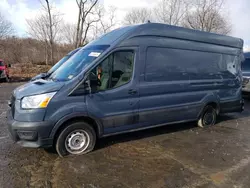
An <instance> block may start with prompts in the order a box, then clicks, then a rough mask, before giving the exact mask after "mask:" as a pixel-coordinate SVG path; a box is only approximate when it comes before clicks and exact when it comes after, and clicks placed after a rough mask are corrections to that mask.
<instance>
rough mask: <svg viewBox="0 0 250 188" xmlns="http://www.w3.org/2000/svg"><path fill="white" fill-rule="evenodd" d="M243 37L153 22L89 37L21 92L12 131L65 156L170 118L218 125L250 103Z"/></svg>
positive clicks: (25, 142) (26, 142)
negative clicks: (223, 116) (246, 97)
mask: <svg viewBox="0 0 250 188" xmlns="http://www.w3.org/2000/svg"><path fill="white" fill-rule="evenodd" d="M242 47H243V41H242V40H241V39H238V38H232V37H228V36H222V35H217V34H211V33H206V32H200V31H195V30H189V29H184V28H180V27H175V26H169V25H164V24H156V23H148V24H142V25H135V26H128V27H123V28H120V29H116V30H114V31H112V32H110V33H108V34H105V35H104V36H102V37H101V38H99V39H97V40H95V41H93V42H91V43H89V44H88V45H86V46H85V47H83V48H82V49H80V50H79V51H78V52H77V53H76V54H74V55H73V56H72V57H71V58H70V59H69V60H68V61H67V62H66V63H64V64H63V65H62V66H60V67H59V68H58V69H57V70H56V71H55V72H54V73H53V74H51V75H50V76H49V77H48V78H47V79H45V80H37V81H34V82H30V83H27V84H25V85H23V86H21V87H19V88H17V89H15V90H14V92H13V95H12V98H11V101H10V107H11V109H10V110H9V112H8V125H9V131H10V133H11V135H12V138H13V139H14V141H16V142H17V143H18V144H20V145H22V146H24V147H51V146H53V147H55V149H56V150H57V152H58V154H59V155H60V156H65V155H67V154H73V155H80V154H85V153H87V152H90V151H91V150H93V148H94V146H95V142H96V139H97V138H100V137H106V136H110V135H114V134H120V133H125V132H130V131H137V130H142V129H147V128H151V127H156V126H162V125H166V124H173V123H180V122H188V121H197V123H198V126H200V127H205V126H210V125H213V124H215V122H216V116H217V115H218V114H220V113H227V112H241V111H242V109H243V100H242V95H241V89H242V74H241V61H242V59H243V58H242V56H243V55H242V54H243V52H242Z"/></svg>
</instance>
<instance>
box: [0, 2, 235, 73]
mask: <svg viewBox="0 0 250 188" xmlns="http://www.w3.org/2000/svg"><path fill="white" fill-rule="evenodd" d="M75 3H76V4H75V5H76V6H77V7H78V16H77V17H76V18H75V20H72V22H71V23H66V22H65V21H64V20H63V15H62V14H61V13H60V10H58V9H57V7H54V6H52V3H51V2H50V1H49V0H40V4H41V12H40V14H39V15H38V16H37V17H35V18H32V19H28V20H26V24H27V28H28V29H27V36H28V37H26V38H23V37H18V36H17V35H16V31H15V29H14V27H13V24H12V23H11V22H10V21H8V19H7V18H5V17H4V15H3V14H2V13H0V54H1V55H0V59H4V60H5V61H6V62H7V63H11V64H14V67H13V68H17V69H18V70H19V72H20V73H22V74H23V73H27V72H28V73H31V74H37V73H38V72H41V71H46V70H45V69H48V68H49V67H50V66H52V65H53V64H55V63H56V62H57V61H58V60H59V59H61V58H62V57H63V56H64V55H66V54H67V53H68V52H69V51H71V50H73V49H75V48H77V47H80V46H84V45H85V44H87V43H88V42H90V41H92V40H94V39H96V38H98V37H99V36H101V35H103V34H105V33H107V32H109V31H111V30H112V29H115V28H117V27H121V26H124V25H131V24H140V23H146V22H148V21H149V20H150V22H157V23H165V24H170V25H176V26H182V27H186V28H190V29H197V30H201V31H207V32H214V33H219V34H226V35H227V34H230V32H231V23H230V21H229V20H228V19H227V16H228V14H229V12H227V11H225V7H224V5H225V2H224V0H157V5H156V6H155V7H150V8H145V7H144V8H134V9H130V10H129V11H128V12H127V13H126V15H125V17H124V18H123V19H122V20H117V19H116V18H117V8H116V7H108V8H106V9H105V8H104V6H103V4H102V2H101V1H100V0H76V1H75ZM21 65H22V67H23V68H22V69H21V68H18V67H20V66H21ZM42 65H44V67H42ZM36 66H38V67H39V68H35V67H36ZM25 67H31V68H33V69H28V68H25ZM41 67H42V68H41ZM43 69H44V70H43Z"/></svg>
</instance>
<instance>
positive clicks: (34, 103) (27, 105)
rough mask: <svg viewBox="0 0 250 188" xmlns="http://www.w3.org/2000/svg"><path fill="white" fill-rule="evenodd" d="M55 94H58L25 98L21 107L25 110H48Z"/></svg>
mask: <svg viewBox="0 0 250 188" xmlns="http://www.w3.org/2000/svg"><path fill="white" fill-rule="evenodd" d="M55 94H56V92H52V93H44V94H41V95H34V96H29V97H24V98H23V99H22V102H21V107H22V108H23V109H31V108H46V107H47V106H48V104H49V101H50V100H51V99H52V97H53V96H54V95H55Z"/></svg>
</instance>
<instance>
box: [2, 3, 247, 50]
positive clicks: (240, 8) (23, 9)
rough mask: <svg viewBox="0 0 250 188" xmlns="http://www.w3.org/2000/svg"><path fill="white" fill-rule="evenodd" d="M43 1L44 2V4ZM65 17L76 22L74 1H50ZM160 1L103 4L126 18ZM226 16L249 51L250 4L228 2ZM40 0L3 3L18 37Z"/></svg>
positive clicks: (24, 30)
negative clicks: (136, 10)
mask: <svg viewBox="0 0 250 188" xmlns="http://www.w3.org/2000/svg"><path fill="white" fill-rule="evenodd" d="M42 1H43V0H42ZM51 1H53V3H54V5H55V7H57V9H58V10H59V11H60V12H61V13H62V14H63V16H64V20H65V21H66V22H74V21H75V20H76V19H77V14H78V12H77V5H76V2H75V0H51ZM156 2H157V0H101V3H104V6H105V7H109V6H110V5H112V6H115V7H117V17H118V19H119V20H121V19H122V18H123V16H124V15H125V14H126V11H127V10H129V9H131V8H132V7H153V6H154V4H155V3H156ZM225 2H226V6H225V12H226V13H228V19H229V20H231V23H232V33H231V35H232V36H235V37H239V38H242V39H244V41H245V50H248V51H250V0H225ZM39 9H40V2H39V0H0V11H1V12H2V13H3V14H4V15H5V16H6V18H7V19H9V20H10V21H12V22H13V24H14V26H15V28H16V31H17V34H18V35H20V36H25V35H27V34H26V19H30V18H34V17H35V16H36V14H37V13H39Z"/></svg>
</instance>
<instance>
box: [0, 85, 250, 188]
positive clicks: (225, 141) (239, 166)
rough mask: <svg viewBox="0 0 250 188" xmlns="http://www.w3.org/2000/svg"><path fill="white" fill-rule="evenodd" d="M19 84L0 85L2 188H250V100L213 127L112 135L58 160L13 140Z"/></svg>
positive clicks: (183, 126) (184, 126)
mask: <svg viewBox="0 0 250 188" xmlns="http://www.w3.org/2000/svg"><path fill="white" fill-rule="evenodd" d="M18 85H20V83H11V84H1V85H0V187H3V188H5V187H6V188H11V187H17V188H22V187H46V188H51V187H60V188H64V187H69V188H74V187H79V188H111V187H128V188H140V187H143V188H144V187H149V188H155V187H156V188H158V187H170V188H177V187H181V188H182V187H183V188H185V187H186V188H188V187H190V188H193V187H199V188H203V187H204V188H210V187H211V188H212V187H222V188H224V187H225V188H231V187H232V188H241V187H245V188H249V187H250V100H247V101H246V106H245V108H246V110H245V111H244V112H243V113H242V114H228V115H224V116H222V117H220V119H219V120H218V121H219V122H218V124H217V125H215V126H213V127H211V128H207V129H200V128H197V127H196V126H195V123H189V124H179V125H170V126H165V127H161V128H155V129H150V130H146V131H140V132H136V133H130V134H125V135H119V136H113V137H109V138H105V139H101V140H99V141H98V143H97V147H96V149H95V150H94V151H93V152H92V153H89V154H87V155H85V156H79V157H67V158H59V157H58V156H57V154H55V153H53V152H51V151H50V152H48V151H45V150H43V149H27V148H22V147H20V146H18V145H16V144H14V143H13V142H12V140H11V139H10V138H9V136H8V131H7V125H6V110H7V109H8V106H7V100H8V99H9V96H10V93H11V91H12V90H13V89H14V88H15V87H16V86H18Z"/></svg>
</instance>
